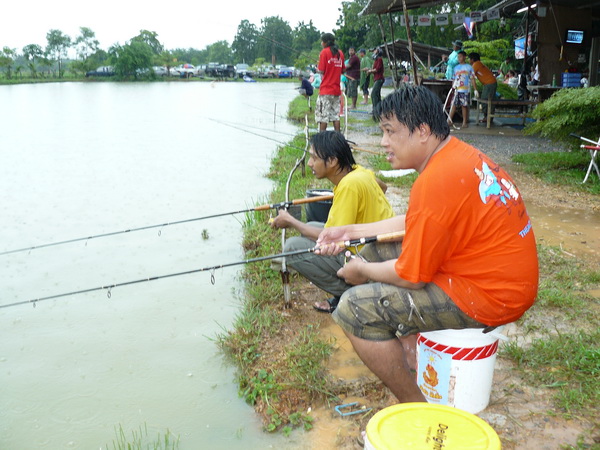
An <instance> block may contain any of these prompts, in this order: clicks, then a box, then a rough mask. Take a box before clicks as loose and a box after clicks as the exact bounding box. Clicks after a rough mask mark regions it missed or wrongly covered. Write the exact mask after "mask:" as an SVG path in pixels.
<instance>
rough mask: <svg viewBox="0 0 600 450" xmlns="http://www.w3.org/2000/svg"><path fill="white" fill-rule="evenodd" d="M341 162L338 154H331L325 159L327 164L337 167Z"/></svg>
mask: <svg viewBox="0 0 600 450" xmlns="http://www.w3.org/2000/svg"><path fill="white" fill-rule="evenodd" d="M338 164H339V162H338V159H337V156H331V157H329V158H327V159H326V160H325V166H327V167H335V166H337V165H338Z"/></svg>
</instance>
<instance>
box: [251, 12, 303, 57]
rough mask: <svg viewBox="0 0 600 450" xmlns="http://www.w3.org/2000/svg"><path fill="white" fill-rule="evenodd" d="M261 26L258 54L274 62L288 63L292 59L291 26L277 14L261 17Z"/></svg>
mask: <svg viewBox="0 0 600 450" xmlns="http://www.w3.org/2000/svg"><path fill="white" fill-rule="evenodd" d="M261 24H262V27H261V29H260V33H259V41H258V46H257V47H258V55H257V56H259V57H263V58H265V59H266V60H267V61H271V64H272V65H275V64H290V63H291V62H292V60H293V59H294V58H293V56H292V55H291V51H292V50H293V49H292V28H291V27H290V25H289V24H288V23H287V22H286V21H285V20H283V19H282V18H281V17H279V16H272V17H265V18H264V19H261Z"/></svg>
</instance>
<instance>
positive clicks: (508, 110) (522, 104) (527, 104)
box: [473, 98, 539, 128]
mask: <svg viewBox="0 0 600 450" xmlns="http://www.w3.org/2000/svg"><path fill="white" fill-rule="evenodd" d="M473 100H475V103H476V104H477V125H479V112H480V108H479V105H484V104H485V105H487V112H488V114H487V127H488V128H490V126H491V125H492V119H493V118H494V117H520V118H522V119H523V125H525V119H526V118H527V117H529V114H530V113H531V110H532V109H533V107H534V106H535V105H537V104H538V103H539V102H538V101H537V100H491V99H489V100H485V99H481V98H475V99H473ZM492 106H493V107H494V109H495V111H494V113H493V114H492V112H491V111H492Z"/></svg>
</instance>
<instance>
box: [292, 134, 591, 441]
mask: <svg viewBox="0 0 600 450" xmlns="http://www.w3.org/2000/svg"><path fill="white" fill-rule="evenodd" d="M350 138H351V139H352V140H353V141H354V142H356V143H357V145H358V146H365V147H368V146H371V148H372V146H373V145H376V143H377V138H376V137H375V136H370V135H367V134H364V133H363V134H357V135H353V136H350ZM358 159H359V162H361V161H360V159H361V158H360V157H359V158H358ZM361 163H362V162H361ZM509 172H510V173H511V175H512V176H513V178H514V179H515V181H516V183H517V186H518V187H519V189H520V191H521V194H522V195H523V197H524V198H525V199H526V204H527V205H528V208H529V202H528V199H533V200H532V207H535V208H537V209H536V210H538V211H540V212H539V213H538V218H537V219H535V217H534V216H533V215H532V220H533V221H534V222H535V220H538V221H539V222H540V223H542V221H543V220H548V217H542V216H544V214H546V215H550V216H552V215H553V211H555V210H561V211H563V212H565V214H566V215H567V217H576V218H579V219H578V222H580V223H577V224H576V225H578V226H581V227H582V228H576V229H575V231H567V232H566V233H564V234H562V235H560V236H559V237H558V238H556V237H555V236H554V235H552V234H549V235H547V236H546V235H545V233H544V232H543V230H542V232H540V233H538V232H537V230H536V237H537V238H538V240H545V241H546V242H548V243H550V244H552V245H559V244H560V246H561V248H563V249H564V251H565V252H566V254H569V255H572V256H573V257H578V258H583V259H585V260H587V261H589V262H590V264H597V263H598V258H599V255H600V199H599V198H598V197H596V196H590V195H584V194H577V193H573V192H568V191H567V190H565V189H563V188H556V187H552V186H547V185H544V184H543V183H541V182H540V181H538V180H537V179H536V178H534V177H531V176H529V175H526V174H524V173H522V172H520V171H519V170H518V169H513V170H509ZM387 195H388V197H389V199H390V201H391V203H392V205H393V207H394V209H395V210H396V212H397V213H399V212H403V211H404V210H405V208H406V200H407V198H408V192H405V191H403V190H401V189H397V188H390V189H389V190H388V193H387ZM533 202H534V203H533ZM555 220H556V221H555V222H551V225H550V228H556V227H561V226H563V224H561V221H560V220H561V219H560V218H559V219H555ZM576 222H577V220H576ZM568 225H569V224H566V225H565V229H567V230H570V228H568ZM534 229H535V223H534ZM556 239H558V240H559V241H560V242H558V243H557V242H556ZM292 283H293V285H292V286H293V287H292V289H293V298H294V304H293V307H292V308H291V309H289V310H287V311H286V312H285V314H286V315H288V316H289V317H288V323H287V324H286V326H287V327H289V328H290V329H300V328H302V327H303V326H305V325H307V324H309V323H312V324H313V325H316V326H319V327H320V329H321V333H322V335H323V336H324V337H326V338H327V339H331V340H332V342H334V343H335V352H334V354H333V355H332V357H331V359H330V362H329V365H328V371H329V373H330V374H331V376H332V377H333V379H334V380H335V383H336V386H337V388H338V389H339V390H340V392H344V393H345V394H343V395H342V396H341V404H347V403H351V402H357V403H358V407H364V408H373V409H372V410H371V411H370V412H365V413H361V414H355V415H351V416H344V417H342V416H341V415H340V414H339V413H337V412H336V411H335V409H334V407H335V406H336V405H333V404H332V405H320V406H319V405H309V408H310V411H311V415H312V416H313V417H315V422H314V430H313V431H312V432H310V433H308V434H307V447H306V448H339V449H359V448H363V443H362V438H361V430H364V428H365V426H366V423H367V422H368V420H369V419H370V418H371V417H372V414H373V412H375V411H377V410H379V409H382V408H384V407H386V406H390V405H392V404H395V403H396V401H395V398H394V397H393V396H392V395H391V393H390V392H389V391H388V390H387V389H386V388H385V387H384V386H383V385H382V384H381V383H380V382H379V381H378V380H377V378H376V377H375V376H374V375H373V374H372V373H371V372H370V371H369V370H368V369H367V368H366V367H365V366H364V365H363V364H362V362H361V361H360V359H358V357H357V356H356V354H355V353H354V351H353V350H352V347H351V345H350V343H349V342H348V340H347V339H346V338H345V337H344V336H343V334H342V333H341V331H340V329H339V327H337V326H336V325H335V324H334V323H333V321H332V320H331V317H330V316H329V315H328V314H323V313H318V312H316V311H314V310H313V308H312V304H313V303H314V301H316V300H322V299H324V298H326V294H325V293H324V292H322V291H320V290H319V289H317V288H315V287H314V286H312V285H311V284H310V283H308V282H306V281H304V280H303V279H301V278H299V277H297V276H295V277H292ZM594 295H596V296H600V293H599V292H595V294H594ZM503 334H505V335H506V336H508V337H509V338H510V339H522V338H524V336H523V330H521V329H519V326H517V325H515V324H510V325H509V326H507V328H506V329H505V330H504V332H503ZM551 396H552V392H551V390H550V389H548V388H542V387H539V386H528V385H526V384H525V383H524V382H523V381H522V380H521V379H520V377H519V375H518V372H517V371H516V370H515V368H514V367H513V365H512V363H511V362H510V361H509V360H508V359H505V358H502V357H498V358H497V361H496V366H495V372H494V379H493V388H492V395H491V400H490V404H489V406H488V407H487V408H486V409H485V410H484V411H483V412H481V413H479V414H478V416H479V417H481V418H482V419H484V420H485V421H487V422H488V423H489V424H490V425H491V426H492V427H493V428H494V429H495V430H496V432H497V433H498V435H499V436H500V438H501V441H502V447H503V448H504V449H559V448H568V447H566V446H568V445H572V446H574V448H578V447H577V443H578V439H579V440H580V441H582V442H583V443H585V444H586V446H585V447H579V448H600V427H599V420H596V421H595V423H592V422H589V421H585V420H582V419H579V418H575V419H572V420H567V419H565V418H563V417H562V416H561V415H559V414H558V413H557V412H555V411H554V409H553V407H552V405H551V402H550V398H551Z"/></svg>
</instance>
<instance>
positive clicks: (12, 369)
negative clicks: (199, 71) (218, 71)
mask: <svg viewBox="0 0 600 450" xmlns="http://www.w3.org/2000/svg"><path fill="white" fill-rule="evenodd" d="M294 86H295V85H292V84H287V83H286V84H280V83H264V84H263V83H212V84H211V83H198V82H191V83H187V82H171V83H111V82H105V83H65V84H60V83H53V84H34V85H18V86H0V104H2V108H0V143H1V148H0V153H1V156H2V165H1V166H0V189H1V191H2V198H3V200H2V202H1V203H0V215H1V217H2V231H3V232H2V234H1V235H0V252H5V251H8V250H12V249H19V248H28V247H30V246H35V245H39V244H45V243H51V242H57V241H62V240H67V239H71V238H78V237H82V236H90V235H96V234H101V233H107V232H112V231H119V230H126V229H129V228H135V227H141V226H145V225H153V224H161V223H166V222H171V221H176V220H183V219H189V218H195V217H202V216H205V215H210V214H215V213H222V212H228V211H237V210H240V209H244V208H248V207H252V206H254V205H255V204H256V202H257V201H258V202H262V201H263V200H264V198H265V195H266V194H267V193H268V191H269V190H270V187H271V183H270V182H269V181H268V180H266V179H265V178H264V177H263V175H264V173H265V172H266V171H267V169H268V167H269V160H270V158H271V156H272V154H273V152H274V150H275V148H276V146H277V144H276V143H275V142H273V141H272V140H267V139H265V138H263V137H260V136H257V135H255V134H250V133H247V132H244V131H241V130H239V129H236V128H232V127H228V126H225V125H224V124H223V123H222V122H223V121H228V122H232V123H236V124H238V125H236V126H240V125H239V124H246V125H247V126H250V127H253V128H248V129H251V130H252V131H253V133H256V134H262V135H264V136H269V137H271V138H273V139H276V140H280V141H286V140H288V139H289V136H288V135H286V134H279V133H290V134H292V133H294V132H295V131H296V128H295V127H294V126H292V125H291V124H289V123H287V122H286V121H285V119H284V118H283V117H282V116H284V115H285V111H286V110H287V105H288V103H289V101H290V100H291V99H292V98H294V96H295V95H297V91H294V89H293V87H294ZM211 119H212V120H211ZM215 120H216V121H215ZM242 220H243V215H232V216H225V217H222V218H218V219H210V220H205V221H200V222H191V223H187V224H181V225H172V226H166V227H163V228H159V229H151V230H146V231H140V232H135V233H133V232H132V233H125V234H120V235H117V236H112V237H106V238H101V239H91V240H88V241H84V242H77V243H72V244H65V245H60V246H52V247H47V248H41V249H35V250H31V251H26V252H19V253H13V254H5V255H0V267H1V270H0V292H1V297H0V306H1V305H6V304H11V303H16V302H21V301H26V300H30V299H35V298H40V297H44V296H51V295H55V294H62V293H65V292H71V291H78V290H82V289H87V288H94V287H99V286H104V285H110V284H115V283H122V282H126V281H131V280H138V279H141V278H147V277H153V276H160V275H165V274H171V273H178V272H181V271H187V270H193V269H198V268H202V267H207V266H213V265H218V264H222V263H228V262H233V261H237V260H240V259H242V258H243V252H242V249H241V247H240V242H241V225H240V224H241V221H242ZM265 220H266V217H265ZM203 234H208V239H203ZM240 267H241V266H240ZM239 270H240V268H239V267H233V268H228V269H222V270H218V271H216V272H215V273H214V276H215V284H214V285H213V284H211V276H210V273H208V272H201V273H198V274H194V275H186V276H178V277H173V278H166V279H160V280H156V281H150V282H144V283H140V284H136V285H132V286H125V287H119V288H115V289H112V290H111V292H110V294H111V295H110V298H109V297H108V296H107V291H106V290H101V291H97V292H90V293H86V294H79V295H74V296H69V297H61V298H57V299H54V300H47V301H43V302H38V303H37V304H35V307H34V306H33V304H27V305H21V306H13V307H6V308H0V329H1V330H2V331H1V339H0V384H1V388H0V448H6V449H17V448H41V449H62V448H78V449H79V448H88V449H90V448H106V446H107V445H108V447H109V448H112V445H113V441H115V440H116V435H115V428H118V427H119V426H121V427H122V428H123V430H124V432H125V434H126V435H130V432H131V431H132V430H139V428H140V427H147V428H148V434H149V435H150V436H155V435H156V434H157V433H159V432H160V433H162V434H164V432H165V431H166V429H169V430H170V431H171V432H172V433H173V434H174V435H179V436H180V439H181V444H180V448H181V449H198V448H229V449H235V448H269V447H281V446H282V444H284V443H285V445H293V438H292V440H291V441H290V440H289V439H287V438H283V437H281V436H275V437H274V436H270V435H267V434H265V433H264V432H263V431H262V428H261V424H260V423H259V420H258V418H257V416H256V415H255V414H254V412H253V410H252V408H251V407H250V406H248V405H246V404H245V403H244V401H243V400H242V399H240V398H239V397H238V393H237V386H236V384H235V373H234V369H233V368H232V367H231V366H230V365H229V364H228V363H227V361H226V360H225V358H224V357H223V355H222V354H221V353H220V352H219V350H218V348H217V346H216V344H215V342H214V337H215V335H216V334H217V333H219V332H221V331H223V330H224V329H227V328H229V327H230V325H231V324H232V322H233V320H234V317H235V314H236V312H237V311H238V310H239V296H238V294H239V290H240V289H241V282H240V280H239Z"/></svg>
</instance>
